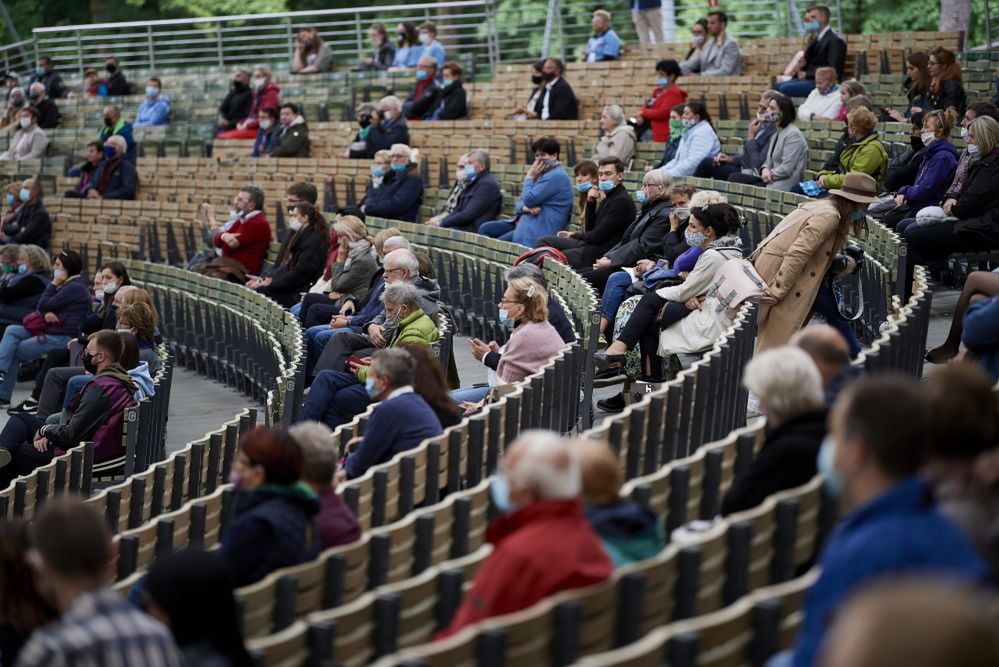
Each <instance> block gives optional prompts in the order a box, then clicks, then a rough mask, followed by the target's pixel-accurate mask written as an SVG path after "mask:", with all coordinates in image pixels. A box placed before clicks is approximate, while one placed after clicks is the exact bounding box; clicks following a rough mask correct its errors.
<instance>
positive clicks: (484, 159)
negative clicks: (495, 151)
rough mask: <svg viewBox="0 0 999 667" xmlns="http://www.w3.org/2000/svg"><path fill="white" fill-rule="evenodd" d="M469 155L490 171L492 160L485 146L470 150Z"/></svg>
mask: <svg viewBox="0 0 999 667" xmlns="http://www.w3.org/2000/svg"><path fill="white" fill-rule="evenodd" d="M468 157H469V158H472V159H474V160H475V161H476V162H478V163H479V164H481V165H482V168H483V169H485V170H486V171H489V166H490V164H491V160H490V158H489V151H487V150H486V149H485V148H476V149H474V150H471V151H469V152H468Z"/></svg>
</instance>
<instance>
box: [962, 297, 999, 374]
mask: <svg viewBox="0 0 999 667" xmlns="http://www.w3.org/2000/svg"><path fill="white" fill-rule="evenodd" d="M961 342H962V343H964V346H965V347H967V348H968V350H970V351H971V352H972V354H973V355H974V357H975V358H976V359H977V360H978V363H979V365H981V367H982V368H983V369H985V372H987V373H988V374H989V375H991V376H992V381H993V382H999V297H992V298H990V299H984V300H982V301H975V302H972V304H971V305H970V306H968V310H967V312H966V313H965V314H964V331H963V332H962V333H961Z"/></svg>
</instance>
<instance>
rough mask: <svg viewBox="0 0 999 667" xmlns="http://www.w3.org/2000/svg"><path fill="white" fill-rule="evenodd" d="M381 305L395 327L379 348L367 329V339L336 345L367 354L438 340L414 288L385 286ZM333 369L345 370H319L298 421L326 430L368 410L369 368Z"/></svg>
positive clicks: (346, 336) (350, 364)
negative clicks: (382, 349)
mask: <svg viewBox="0 0 999 667" xmlns="http://www.w3.org/2000/svg"><path fill="white" fill-rule="evenodd" d="M382 301H383V303H384V304H385V315H386V316H387V317H388V318H392V319H391V324H394V325H395V327H394V329H392V330H391V331H387V332H386V334H385V336H387V338H386V337H385V336H382V337H381V340H382V342H381V343H380V344H379V343H378V342H377V341H376V340H375V337H374V336H373V335H372V334H371V333H370V331H371V330H370V327H369V329H368V331H369V333H368V335H367V336H357V335H356V334H354V336H355V338H354V340H353V341H349V339H350V336H351V334H349V333H344V334H341V335H340V336H339V337H338V341H337V343H338V344H340V343H341V341H344V340H347V341H348V343H345V344H343V345H342V347H343V348H345V351H346V352H347V353H349V352H351V351H360V350H364V349H367V350H369V351H371V350H373V349H374V348H379V347H386V348H391V347H402V346H403V345H406V344H409V343H415V344H417V345H424V346H429V345H430V344H431V343H434V342H436V341H437V340H439V339H440V331H439V330H438V328H437V323H436V322H435V321H434V320H433V318H431V317H430V315H428V314H427V312H426V311H425V310H424V304H423V297H422V295H421V294H420V290H418V289H417V288H416V286H415V285H412V284H410V283H409V282H408V281H401V280H400V281H396V282H394V283H391V284H388V285H386V286H385V290H384V291H383V292H382ZM388 324H389V321H388V320H385V319H383V320H382V325H383V326H382V330H385V325H388ZM352 345H353V347H352ZM332 351H333V348H332V347H331V346H328V349H327V350H325V352H326V353H327V354H330V353H331V352H332ZM335 356H340V357H342V356H344V355H339V354H338V355H335ZM355 356H359V355H355ZM333 365H334V366H338V367H340V368H346V369H347V370H346V371H342V370H328V369H325V370H319V372H318V373H317V374H316V378H315V380H314V381H313V383H312V388H311V389H310V390H309V395H308V397H307V398H306V401H305V405H304V407H303V409H302V413H301V414H300V415H299V421H306V420H310V419H311V420H313V421H321V422H323V423H324V424H326V425H327V426H329V427H330V428H336V427H337V426H339V425H340V424H344V423H346V422H348V421H350V420H351V419H352V418H353V417H354V415H358V414H360V413H362V412H364V410H365V408H367V407H368V404H369V403H370V402H371V395H370V394H369V393H367V377H368V372H369V367H368V366H366V365H364V364H363V363H358V362H357V361H354V360H351V359H350V358H347V359H345V360H344V362H338V363H334V364H333ZM320 366H322V363H320Z"/></svg>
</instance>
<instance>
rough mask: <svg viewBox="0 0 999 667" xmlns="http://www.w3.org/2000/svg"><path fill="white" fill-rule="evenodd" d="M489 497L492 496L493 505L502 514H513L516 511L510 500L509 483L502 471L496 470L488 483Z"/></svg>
mask: <svg viewBox="0 0 999 667" xmlns="http://www.w3.org/2000/svg"><path fill="white" fill-rule="evenodd" d="M489 497H490V498H492V501H493V507H495V508H496V509H497V510H499V511H500V512H502V513H503V514H513V513H514V512H516V511H517V508H516V507H515V506H514V504H513V501H512V500H510V484H509V482H507V480H506V475H504V474H503V473H502V472H497V473H496V475H494V476H493V480H492V482H490V483H489Z"/></svg>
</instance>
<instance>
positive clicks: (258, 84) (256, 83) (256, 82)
mask: <svg viewBox="0 0 999 667" xmlns="http://www.w3.org/2000/svg"><path fill="white" fill-rule="evenodd" d="M250 83H251V84H252V85H253V87H254V88H256V89H257V90H260V89H261V88H263V87H264V84H265V83H267V81H266V80H265V79H264V78H263V77H260V76H255V77H253V80H252V81H251V82H250Z"/></svg>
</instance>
